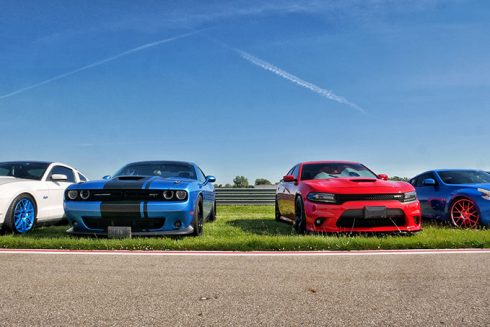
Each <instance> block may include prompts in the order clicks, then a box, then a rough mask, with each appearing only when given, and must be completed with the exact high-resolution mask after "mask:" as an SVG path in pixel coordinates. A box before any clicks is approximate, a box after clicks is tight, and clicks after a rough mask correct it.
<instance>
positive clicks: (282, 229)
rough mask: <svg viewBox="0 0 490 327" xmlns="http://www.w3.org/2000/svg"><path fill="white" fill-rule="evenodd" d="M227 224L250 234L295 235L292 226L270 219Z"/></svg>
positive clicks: (237, 221)
mask: <svg viewBox="0 0 490 327" xmlns="http://www.w3.org/2000/svg"><path fill="white" fill-rule="evenodd" d="M226 223H227V224H228V225H230V226H233V227H237V228H239V229H241V230H242V231H243V232H245V233H249V234H256V235H270V236H281V235H291V234H293V235H294V231H293V227H292V226H291V225H288V224H286V223H280V222H277V221H275V220H273V219H270V218H254V219H236V220H231V221H227V222H226Z"/></svg>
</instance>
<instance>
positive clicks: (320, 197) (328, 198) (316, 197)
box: [307, 192, 336, 203]
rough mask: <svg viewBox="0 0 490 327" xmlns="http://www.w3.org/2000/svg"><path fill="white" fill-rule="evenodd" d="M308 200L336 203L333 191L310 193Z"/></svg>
mask: <svg viewBox="0 0 490 327" xmlns="http://www.w3.org/2000/svg"><path fill="white" fill-rule="evenodd" d="M307 198H308V200H310V201H312V202H323V203H336V201H335V194H332V193H315V192H313V193H309V194H308V196H307Z"/></svg>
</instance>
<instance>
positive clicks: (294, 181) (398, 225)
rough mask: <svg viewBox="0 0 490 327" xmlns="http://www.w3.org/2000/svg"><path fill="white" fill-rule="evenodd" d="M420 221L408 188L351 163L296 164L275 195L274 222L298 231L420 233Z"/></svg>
mask: <svg viewBox="0 0 490 327" xmlns="http://www.w3.org/2000/svg"><path fill="white" fill-rule="evenodd" d="M420 217H421V211H420V203H419V201H418V200H417V195H416V193H415V189H414V187H413V186H412V185H410V184H409V183H405V182H391V181H388V176H386V175H384V174H381V175H376V174H375V173H373V172H372V171H371V170H369V169H368V168H367V167H365V166H364V165H362V164H360V163H355V162H341V161H316V162H303V163H300V164H297V165H296V166H294V167H293V168H292V169H291V170H290V171H289V172H288V173H287V174H286V176H284V178H283V180H282V181H281V183H280V184H279V186H278V188H277V191H276V220H277V221H288V222H291V223H293V224H294V226H295V229H296V230H297V231H298V232H299V233H305V232H326V233H331V232H362V233H364V232H374V233H379V232H381V233H386V232H389V233H391V232H396V233H410V232H418V231H420V230H422V227H421V218H420Z"/></svg>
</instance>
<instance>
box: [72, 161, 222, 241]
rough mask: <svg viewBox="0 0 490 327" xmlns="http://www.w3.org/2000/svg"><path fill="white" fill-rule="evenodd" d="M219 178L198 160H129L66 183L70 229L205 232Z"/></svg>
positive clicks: (85, 232)
mask: <svg viewBox="0 0 490 327" xmlns="http://www.w3.org/2000/svg"><path fill="white" fill-rule="evenodd" d="M215 181H216V178H215V177H213V176H205V175H204V173H203V172H202V170H201V169H200V168H199V167H198V166H197V165H196V164H194V163H188V162H176V161H147V162H136V163H131V164H129V165H127V166H124V167H123V168H122V169H121V170H119V171H118V172H117V173H116V174H115V175H114V176H112V177H110V176H106V177H104V179H103V180H99V181H89V182H84V183H79V184H73V185H71V186H70V187H68V189H67V190H66V192H65V201H64V207H65V212H66V216H67V218H68V220H69V222H70V223H71V225H72V227H71V228H70V229H69V230H68V233H70V234H76V235H80V234H82V235H107V234H108V230H111V231H114V230H116V228H121V227H124V229H125V230H126V231H128V228H131V234H132V235H135V236H151V235H187V234H190V235H195V236H199V235H202V234H203V227H204V221H205V220H208V221H213V220H215V219H216V201H215V193H214V186H213V184H212V183H213V182H215Z"/></svg>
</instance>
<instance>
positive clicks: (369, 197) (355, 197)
mask: <svg viewBox="0 0 490 327" xmlns="http://www.w3.org/2000/svg"><path fill="white" fill-rule="evenodd" d="M335 201H336V202H337V203H338V204H342V203H345V202H349V201H399V202H403V201H404V195H403V194H402V193H395V194H335Z"/></svg>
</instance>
